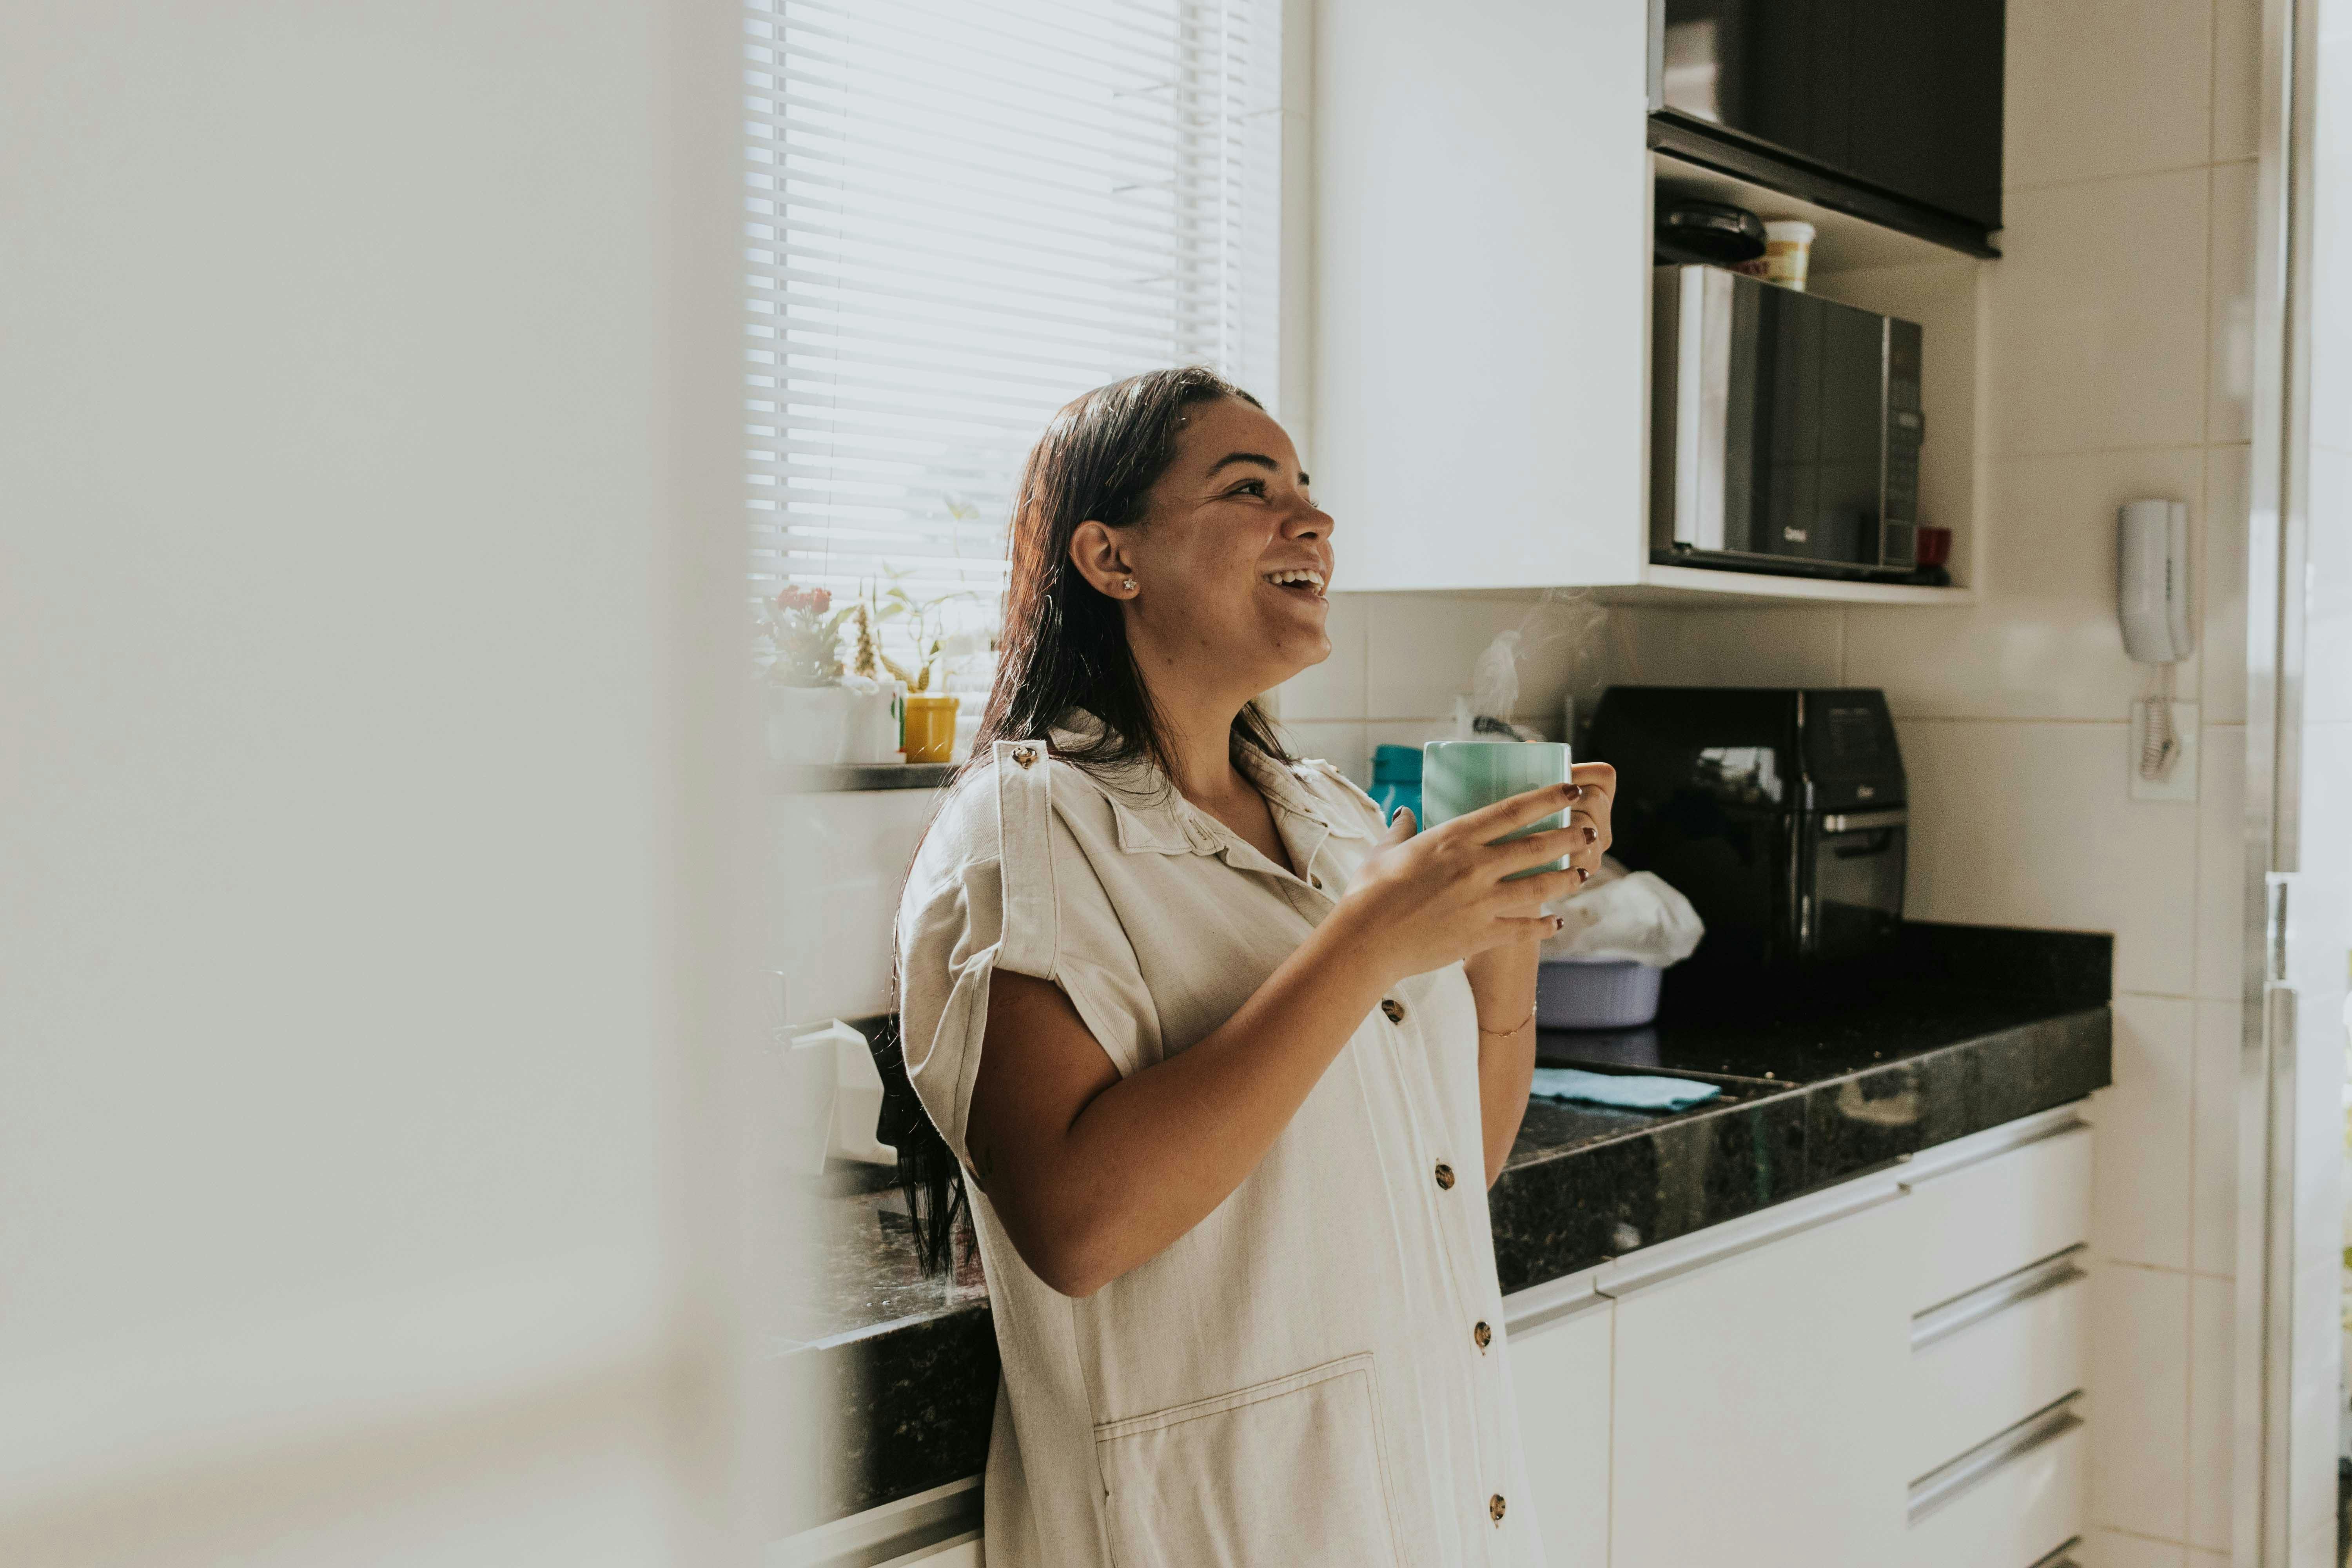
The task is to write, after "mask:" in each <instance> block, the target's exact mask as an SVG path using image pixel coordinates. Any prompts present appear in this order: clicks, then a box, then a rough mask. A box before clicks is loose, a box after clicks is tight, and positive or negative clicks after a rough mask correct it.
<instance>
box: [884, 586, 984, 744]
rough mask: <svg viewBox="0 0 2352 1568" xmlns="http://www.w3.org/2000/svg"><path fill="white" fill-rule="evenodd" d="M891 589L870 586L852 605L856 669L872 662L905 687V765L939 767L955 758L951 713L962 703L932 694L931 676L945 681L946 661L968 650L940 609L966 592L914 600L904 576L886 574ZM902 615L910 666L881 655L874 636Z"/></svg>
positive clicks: (967, 592) (965, 640)
mask: <svg viewBox="0 0 2352 1568" xmlns="http://www.w3.org/2000/svg"><path fill="white" fill-rule="evenodd" d="M889 576H890V578H891V582H890V585H889V586H888V587H887V588H885V589H882V590H880V591H879V592H877V591H875V590H874V589H872V588H869V589H868V590H867V592H866V602H865V603H863V604H861V605H858V606H857V626H858V639H857V658H858V665H859V668H860V669H861V670H862V669H863V668H866V661H867V660H868V659H869V658H871V659H872V660H873V661H874V662H875V663H877V664H878V665H879V666H880V667H881V668H883V669H886V670H887V671H888V672H889V673H890V674H891V675H892V676H894V677H896V678H897V679H898V681H899V682H900V683H901V684H902V685H903V686H904V687H905V689H906V697H905V707H906V726H905V737H906V752H907V760H908V762H910V763H944V762H948V761H950V760H951V759H952V758H953V756H954V754H955V731H956V712H957V710H958V709H959V708H960V707H961V706H962V704H961V700H960V699H958V698H957V697H955V696H953V695H951V694H950V693H948V692H945V691H935V690H933V689H932V686H931V683H932V681H933V679H935V678H937V679H940V684H941V685H944V684H945V683H946V682H945V673H946V671H945V661H946V660H947V659H948V658H951V657H953V656H954V655H956V654H959V653H964V652H969V651H971V649H970V648H968V647H966V646H965V645H966V644H967V643H969V642H970V640H971V639H970V638H968V637H950V635H948V633H947V632H946V630H945V626H944V622H945V614H944V612H945V609H946V606H948V605H950V604H953V603H954V602H955V601H956V600H958V599H968V598H971V597H972V595H971V591H970V590H969V589H957V590H955V591H953V592H951V593H946V594H941V595H937V596H936V597H934V598H929V599H919V598H917V597H916V596H915V595H912V594H909V593H908V591H907V588H906V584H905V581H904V579H905V578H906V576H907V574H906V573H904V572H891V573H890V574H889ZM901 617H905V618H907V619H910V620H912V621H913V622H914V626H913V637H914V645H915V668H914V669H913V670H911V671H909V670H908V668H907V667H906V666H905V665H902V664H900V663H899V662H898V660H896V659H894V658H891V657H890V656H889V655H887V654H886V653H884V652H882V651H881V647H880V639H879V637H878V635H877V633H878V630H879V628H880V626H881V625H882V623H884V622H886V621H891V620H897V619H899V618H901Z"/></svg>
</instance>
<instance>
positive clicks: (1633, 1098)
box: [1528, 1068, 1723, 1110]
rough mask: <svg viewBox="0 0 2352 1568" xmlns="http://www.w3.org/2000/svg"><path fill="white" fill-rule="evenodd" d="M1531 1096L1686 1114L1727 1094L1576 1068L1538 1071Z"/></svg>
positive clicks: (1675, 1081) (1706, 1086) (1710, 1087)
mask: <svg viewBox="0 0 2352 1568" xmlns="http://www.w3.org/2000/svg"><path fill="white" fill-rule="evenodd" d="M1722 1092H1723V1090H1722V1089H1719V1088H1717V1086H1716V1085H1714V1084H1711V1083H1694V1082H1692V1081H1691V1080H1690V1079H1686V1078H1629V1077H1626V1076H1624V1075H1622V1074H1619V1073H1606V1072H1580V1071H1578V1070H1577V1069H1576V1068H1536V1078H1535V1082H1534V1083H1532V1084H1530V1085H1529V1086H1528V1093H1529V1094H1530V1095H1532V1096H1534V1097H1535V1098H1536V1099H1538V1100H1583V1101H1584V1102H1585V1103H1586V1104H1588V1105H1614V1106H1618V1107H1621V1108H1622V1109H1624V1110H1688V1109H1689V1108H1690V1107H1692V1106H1694V1105H1698V1104H1701V1103H1703V1102H1704V1101H1706V1100H1713V1099H1714V1098H1715V1097H1716V1096H1717V1095H1718V1094H1721V1093H1722Z"/></svg>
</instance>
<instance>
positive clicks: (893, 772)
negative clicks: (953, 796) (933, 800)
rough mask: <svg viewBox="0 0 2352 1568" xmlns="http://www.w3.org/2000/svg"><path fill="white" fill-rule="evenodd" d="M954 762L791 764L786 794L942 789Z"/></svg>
mask: <svg viewBox="0 0 2352 1568" xmlns="http://www.w3.org/2000/svg"><path fill="white" fill-rule="evenodd" d="M955 770H956V764H955V763H831V764H825V765H822V766H814V767H787V768H785V769H783V770H782V778H783V786H784V793H785V794H786V795H837V794H842V793H845V792H847V791H850V790H869V789H938V788H939V787H940V786H941V785H942V784H946V783H947V782H948V779H949V778H950V775H952V774H953V773H955Z"/></svg>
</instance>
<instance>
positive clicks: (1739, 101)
mask: <svg viewBox="0 0 2352 1568" xmlns="http://www.w3.org/2000/svg"><path fill="white" fill-rule="evenodd" d="M2005 9H2006V7H2005V5H2004V0H1651V17H1652V20H1651V26H1652V27H1653V29H1654V31H1653V32H1652V34H1651V37H1652V39H1653V44H1652V51H1653V55H1652V62H1651V71H1652V75H1651V84H1650V95H1651V96H1650V107H1651V110H1652V128H1653V137H1652V145H1654V146H1663V147H1664V148H1666V149H1667V150H1668V151H1669V152H1673V153H1677V154H1679V155H1681V156H1685V157H1696V160H1697V161H1698V162H1700V163H1706V164H1708V165H1709V166H1710V167H1717V168H1723V169H1725V170H1726V171H1727V172H1729V173H1733V174H1739V175H1741V176H1742V177H1743V178H1748V179H1754V180H1759V182H1760V183H1762V184H1767V185H1769V186H1771V187H1772V188H1774V189H1776V190H1786V191H1790V192H1791V194H1794V195H1803V196H1805V197H1807V199H1809V200H1813V201H1817V202H1819V203H1821V204H1822V205H1825V206H1830V207H1833V208H1835V209H1837V210H1839V211H1843V212H1854V213H1858V214H1860V215H1861V216H1866V217H1870V218H1872V219H1873V220H1874V221H1876V222H1881V223H1892V224H1893V225H1894V226H1896V227H1899V228H1904V229H1906V230H1909V231H1911V232H1916V233H1924V234H1927V235H1928V237H1933V238H1937V239H1941V240H1944V241H1946V242H1947V243H1951V242H1954V241H1955V240H1957V241H1958V242H1960V243H1962V244H1964V245H1965V244H1966V242H1967V237H1969V236H1970V235H1973V237H1975V241H1976V246H1977V247H1983V246H1984V241H1985V238H1986V237H1988V236H1989V234H1990V231H1991V230H1994V229H1998V228H2000V226H2001V211H2000V188H2001V162H2000V160H2001V67H2002V55H2003V49H2004V34H2005V32H2006V30H2007V29H2006V17H2005V16H2004V12H2005ZM1799 186H1802V188H1798V187H1799ZM1947 229H1948V230H1949V231H1950V232H1948V233H1947V232H1944V231H1945V230H1947ZM1987 248H1989V247H1987Z"/></svg>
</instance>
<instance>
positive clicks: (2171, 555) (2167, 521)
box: [2116, 500, 2197, 800]
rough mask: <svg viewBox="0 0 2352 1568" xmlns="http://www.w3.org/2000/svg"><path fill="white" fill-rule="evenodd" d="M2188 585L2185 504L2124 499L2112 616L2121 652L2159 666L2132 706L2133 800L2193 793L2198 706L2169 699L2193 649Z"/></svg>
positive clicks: (2119, 516) (2119, 520)
mask: <svg viewBox="0 0 2352 1568" xmlns="http://www.w3.org/2000/svg"><path fill="white" fill-rule="evenodd" d="M2189 589H2190V584H2189V506H2188V503H2187V502H2185V501H2177V500H2135V501H2126V502H2125V503H2124V505H2123V508H2122V510H2120V511H2118V512H2117V513H2116V619H2117V620H2118V621H2119V622H2120V623H2121V624H2122V626H2123V634H2124V651H2125V652H2126V653H2127V654H2129V655H2130V656H2131V657H2132V658H2133V660H2134V661H2135V662H2137V663H2140V664H2150V665H2155V666H2157V667H2158V677H2157V683H2156V684H2157V690H2156V692H2155V694H2154V695H2152V696H2149V697H2146V698H2144V699H2142V700H2140V701H2137V702H2135V703H2133V704H2132V753H2133V755H2134V757H2135V758H2137V767H2136V770H2135V776H2134V778H2133V779H2132V790H2131V793H2132V795H2133V798H2135V799H2138V800H2194V799H2196V798H2197V767H2196V763H2195V761H2194V758H2193V756H2192V753H2193V752H2194V750H2195V747H2196V742H2197V705H2196V704H2195V703H2193V702H2176V701H2174V700H2173V698H2172V667H2173V666H2174V665H2176V664H2178V663H2179V662H2180V661H2181V660H2182V659H2184V658H2188V657H2189V655H2190V654H2192V653H2194V652H2196V651H2197V637H2196V633H2195V632H2194V631H2193V630H2191V629H2190V628H2191V626H2192V624H2193V623H2192V621H2191V619H2190V616H2189Z"/></svg>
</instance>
